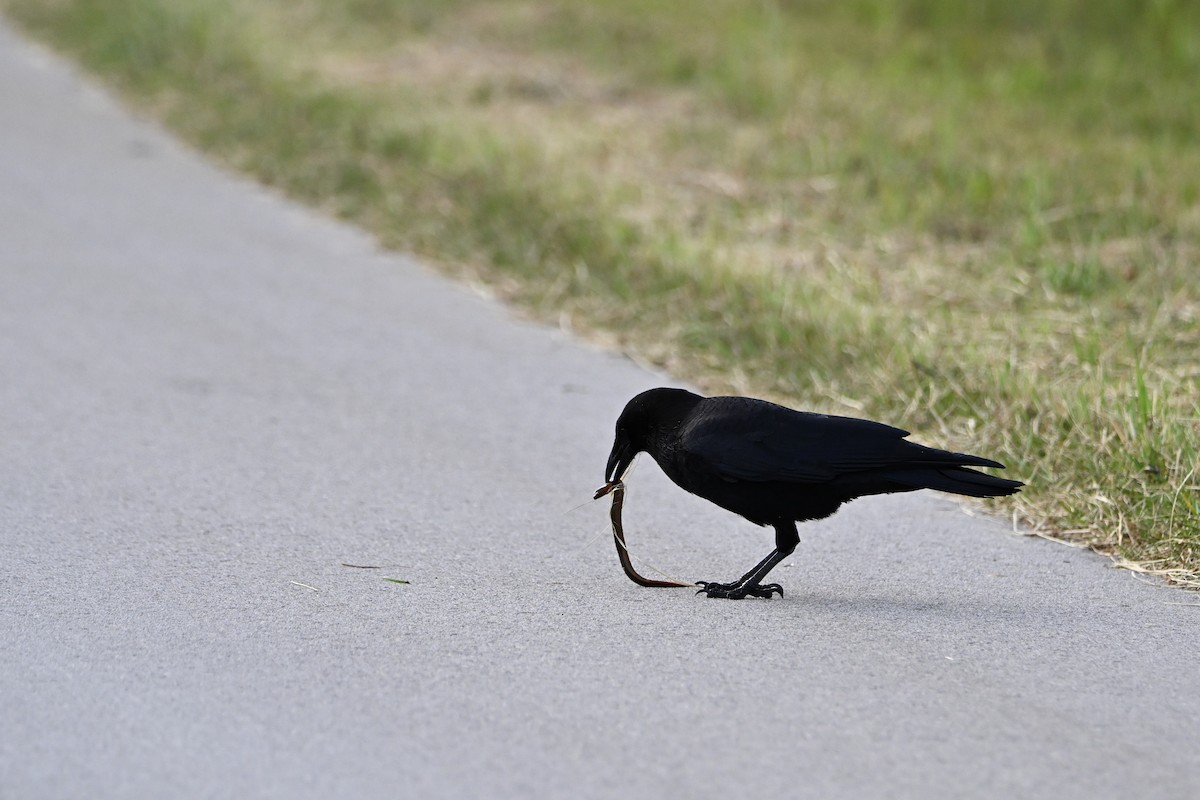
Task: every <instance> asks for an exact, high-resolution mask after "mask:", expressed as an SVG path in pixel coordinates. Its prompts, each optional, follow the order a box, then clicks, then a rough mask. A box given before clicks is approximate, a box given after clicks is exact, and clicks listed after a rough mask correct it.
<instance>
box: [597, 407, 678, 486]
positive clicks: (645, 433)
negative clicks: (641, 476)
mask: <svg viewBox="0 0 1200 800" xmlns="http://www.w3.org/2000/svg"><path fill="white" fill-rule="evenodd" d="M701 399H702V398H701V397H700V396H699V395H695V394H692V393H691V392H689V391H686V390H684V389H650V390H649V391H645V392H642V393H641V394H639V395H638V396H636V397H634V398H633V399H632V400H630V401H629V402H628V403H626V404H625V410H624V411H622V412H621V416H619V417H618V418H617V430H616V436H615V437H614V438H613V446H612V452H611V453H609V455H608V466H607V468H606V469H605V471H604V479H605V480H606V481H608V482H609V483H613V482H615V481H619V480H621V478H622V477H623V476H624V475H625V472H626V470H628V469H629V465H630V464H632V463H633V459H634V457H635V456H636V455H637V454H638V453H640V452H642V451H643V450H648V451H650V454H651V455H655V456H657V455H658V454H657V452H656V446H657V445H658V443H659V442H660V441H661V437H662V435H663V434H664V433H669V432H671V431H673V430H675V429H676V428H677V427H679V424H680V422H682V420H683V419H684V417H686V416H687V414H688V412H689V411H691V409H692V407H693V406H695V404H696V403H698V402H700V400H701Z"/></svg>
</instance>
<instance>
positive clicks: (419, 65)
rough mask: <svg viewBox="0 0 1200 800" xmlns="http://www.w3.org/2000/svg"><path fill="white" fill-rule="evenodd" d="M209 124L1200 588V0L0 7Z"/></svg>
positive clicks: (437, 243)
mask: <svg viewBox="0 0 1200 800" xmlns="http://www.w3.org/2000/svg"><path fill="white" fill-rule="evenodd" d="M0 8H3V9H5V10H6V11H7V12H8V13H9V14H10V15H11V16H12V17H13V18H14V19H16V20H18V21H19V22H20V23H21V24H22V25H23V26H24V27H25V28H26V29H28V30H29V31H30V32H32V33H34V34H35V35H38V36H42V37H45V38H47V39H48V40H50V41H52V42H53V43H55V44H56V46H58V47H60V48H62V49H63V50H65V51H67V52H69V53H71V54H73V55H74V56H75V57H76V58H78V59H79V60H80V61H82V62H83V63H84V64H86V65H87V66H88V67H89V68H91V69H93V70H95V71H97V72H99V73H100V74H102V75H104V76H106V77H107V78H108V79H109V80H111V81H113V82H114V83H115V84H116V85H118V86H119V87H120V88H121V90H122V91H124V92H125V93H126V95H127V96H129V97H130V98H132V99H133V100H134V101H135V102H137V103H139V104H141V105H142V106H143V107H145V108H148V109H150V110H152V111H153V112H154V113H155V114H157V115H160V116H161V117H162V118H164V119H165V120H166V121H167V122H168V123H169V124H170V125H172V126H173V127H174V128H176V129H177V130H178V131H179V132H180V133H181V134H182V135H184V136H185V137H187V138H189V139H190V140H191V141H193V142H195V143H196V144H198V145H199V146H201V147H203V148H205V149H207V150H209V151H211V152H213V153H215V154H217V155H218V156H219V157H221V158H223V159H225V160H226V161H228V162H229V163H231V164H233V165H234V166H236V167H238V168H240V169H243V170H245V171H247V172H250V173H252V174H254V175H256V176H258V177H259V179H261V180H263V181H264V182H266V183H269V184H272V185H275V186H278V187H280V188H281V189H282V190H284V191H286V192H288V193H289V194H291V195H293V196H295V197H298V198H300V199H302V200H304V201H306V202H309V203H313V204H316V205H319V206H322V207H324V208H327V209H328V210H330V211H331V212H333V213H336V214H339V215H341V216H344V217H346V218H348V219H352V220H354V221H356V222H358V223H359V224H362V225H364V226H365V227H368V228H370V229H371V230H373V231H375V232H376V233H377V234H378V235H379V236H380V238H381V240H382V241H383V242H385V243H386V244H388V245H391V246H395V247H402V248H405V249H408V250H412V251H415V252H417V253H420V254H422V255H424V256H425V257H426V258H428V259H430V260H433V261H435V262H437V263H440V264H442V265H443V266H444V267H445V268H446V269H448V270H450V271H452V272H455V273H458V274H469V275H471V276H473V277H476V278H479V279H482V280H485V281H487V282H488V283H489V284H491V285H492V286H493V287H495V288H496V290H497V291H498V292H499V293H501V294H503V295H504V296H506V297H509V298H512V299H513V300H515V301H517V302H520V303H522V304H524V305H525V306H526V307H527V308H529V309H531V311H532V312H533V313H535V314H537V315H539V316H542V317H544V318H548V319H552V320H561V321H564V322H569V323H570V324H571V325H572V326H574V327H575V328H577V329H579V330H582V331H585V332H588V333H589V334H590V335H593V336H596V337H600V338H604V339H606V340H607V341H610V342H615V343H617V344H619V345H620V346H622V347H624V348H626V349H629V350H631V351H634V352H637V353H638V354H640V355H641V356H642V357H643V358H646V359H648V360H652V361H654V362H656V363H659V364H662V365H664V366H666V367H667V368H669V369H671V370H673V371H675V372H676V373H677V374H680V375H686V376H687V377H688V378H690V379H692V380H695V381H698V382H700V383H701V384H703V385H705V386H706V387H707V388H709V389H712V390H715V391H719V390H734V391H742V392H752V393H757V394H760V395H767V396H772V397H774V398H777V399H780V400H783V401H786V402H790V403H793V404H796V405H801V406H806V407H815V408H822V409H825V410H830V411H833V412H835V413H856V414H857V413H861V414H866V415H871V416H875V417H878V418H881V419H885V420H887V421H889V422H893V423H896V424H900V425H903V426H905V427H907V428H909V429H911V430H914V431H916V432H918V433H919V435H920V437H921V439H923V440H925V441H928V442H931V443H938V444H941V445H945V446H951V447H955V448H957V449H965V450H969V451H972V452H979V453H982V454H984V455H988V456H992V457H996V458H999V459H1000V460H1003V461H1005V462H1006V463H1007V464H1008V465H1009V468H1010V469H1009V472H1010V474H1012V475H1014V476H1017V477H1020V478H1021V479H1023V480H1025V481H1027V482H1028V483H1029V486H1028V488H1027V489H1026V490H1025V491H1024V492H1022V493H1021V494H1020V495H1018V496H1017V497H1015V498H1012V499H1008V500H1004V501H997V502H996V503H994V504H993V505H994V507H995V508H997V510H1001V511H1003V512H1004V513H1011V514H1013V515H1014V516H1015V517H1016V518H1018V519H1019V520H1021V521H1023V522H1024V523H1025V524H1027V525H1029V526H1031V527H1032V528H1033V529H1034V530H1037V531H1039V532H1042V533H1045V534H1046V535H1053V536H1056V537H1061V538H1066V539H1070V540H1073V541H1078V542H1085V543H1088V544H1090V545H1092V546H1094V547H1096V548H1097V549H1101V550H1103V551H1105V552H1109V553H1111V554H1113V555H1114V557H1116V558H1118V559H1121V560H1123V561H1124V562H1126V563H1128V564H1130V565H1134V564H1136V565H1140V566H1139V568H1141V569H1148V570H1151V571H1155V572H1159V573H1161V574H1165V575H1167V577H1169V578H1171V579H1173V580H1175V581H1177V582H1179V583H1182V584H1185V585H1193V586H1196V585H1200V514H1198V513H1197V512H1198V509H1197V505H1198V504H1200V478H1198V476H1197V474H1196V472H1197V469H1196V467H1197V463H1198V462H1197V445H1196V442H1197V440H1198V439H1200V359H1198V358H1197V354H1200V288H1197V281H1196V264H1197V256H1198V252H1200V146H1197V144H1196V143H1197V142H1200V89H1198V88H1197V86H1196V82H1195V80H1194V75H1195V74H1197V73H1198V70H1200V6H1196V5H1195V4H1192V3H1189V2H1186V0H1177V1H1175V2H1172V0H1159V1H1158V2H1154V3H1144V4H1131V3H1127V2H1123V0H1090V2H1086V1H1085V0H1049V1H1046V0H1043V2H1033V0H1009V2H999V1H998V0H985V2H980V3H974V4H961V3H953V2H950V0H894V2H886V1H885V0H844V2H840V3H831V2H828V1H827V0H791V1H790V2H782V0H781V1H780V2H770V1H769V0H760V1H759V2H750V1H749V0H714V2H712V3H708V4H704V5H703V6H696V5H695V4H692V3H684V2H681V1H680V0H651V2H644V1H643V2H638V3H634V2H632V0H591V2H584V1H583V0H523V1H517V0H490V1H489V2H483V1H482V0H444V1H443V2H441V3H428V2H416V1H415V0H290V1H289V0H243V2H238V3H233V2H231V0H0Z"/></svg>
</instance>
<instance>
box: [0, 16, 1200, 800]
mask: <svg viewBox="0 0 1200 800" xmlns="http://www.w3.org/2000/svg"><path fill="white" fill-rule="evenodd" d="M669 382H671V381H670V380H669V379H668V378H665V377H663V376H661V375H656V374H653V373H650V372H647V371H646V370H644V369H641V368H639V367H638V366H636V365H634V364H632V363H630V362H629V361H628V360H626V359H624V358H622V357H620V356H618V355H615V354H613V353H608V352H604V351H601V350H599V349H597V348H595V347H591V346H589V345H587V344H583V343H580V342H578V341H576V340H574V339H572V338H571V337H570V336H568V335H567V334H564V333H563V332H560V331H558V330H553V329H549V328H546V327H542V326H539V325H535V324H531V323H529V322H526V321H522V320H521V319H519V318H518V317H516V316H514V314H513V313H512V312H511V311H510V310H508V309H505V308H504V307H502V306H500V305H498V304H497V303H495V302H492V301H489V300H488V299H486V298H484V297H482V296H479V295H478V294H477V293H473V292H471V291H470V290H469V289H467V288H464V287H462V286H459V285H455V284H452V283H450V282H448V281H446V280H444V279H443V278H440V277H438V276H437V275H435V274H433V273H431V272H430V271H429V270H427V269H425V268H424V267H422V266H421V265H419V264H415V263H413V262H412V261H411V260H409V259H406V258H404V257H402V256H397V255H394V254H386V253H382V252H380V251H379V250H378V249H377V248H376V247H375V245H374V244H373V243H372V241H371V240H370V239H369V238H368V237H366V236H364V235H363V234H361V233H359V232H356V231H355V230H353V229H350V228H348V227H346V226H344V225H341V224H338V223H335V222H332V221H329V220H326V219H323V218H321V217H320V216H318V215H317V214H315V213H314V212H312V211H309V210H305V209H303V208H298V207H296V206H294V205H292V204H290V203H287V202H285V201H283V200H281V199H280V198H278V197H277V196H275V195H273V194H271V193H270V192H268V191H265V190H262V189H260V188H257V187H255V186H254V185H252V184H250V183H248V182H247V181H245V180H243V179H241V178H238V177H236V176H231V175H229V174H226V173H224V172H222V171H221V170H219V169H217V168H214V167H213V166H211V165H210V164H208V163H206V162H204V161H203V160H202V159H201V158H199V157H198V156H197V155H195V154H194V153H192V152H190V151H188V150H187V149H186V148H183V147H181V146H180V145H178V144H176V143H174V142H173V141H172V140H171V139H170V138H169V137H167V136H165V135H164V134H163V133H162V132H161V131H159V130H158V129H157V128H156V127H154V126H153V125H150V124H147V123H146V122H144V121H138V120H136V119H134V118H133V117H132V116H131V115H130V114H129V113H128V112H126V111H124V110H122V109H121V108H119V107H118V105H117V104H116V103H115V102H114V101H113V100H112V99H111V98H110V97H108V96H106V95H105V94H104V93H103V92H101V91H99V90H97V89H96V88H94V87H93V86H92V85H90V83H89V82H88V81H85V80H80V79H79V78H78V77H77V76H75V75H74V74H72V72H71V71H70V70H69V69H68V68H66V67H65V66H64V65H63V64H62V63H61V62H60V61H59V60H58V59H57V58H55V57H51V56H49V55H48V54H47V53H46V52H44V51H43V50H41V49H40V48H37V47H33V46H30V45H28V44H26V43H24V42H22V41H20V40H18V39H17V38H16V37H15V36H14V34H13V33H12V31H11V30H10V29H7V28H4V27H3V26H2V25H0V637H2V640H3V648H2V650H0V797H3V798H4V799H5V800H10V799H15V798H73V797H95V798H105V797H119V798H161V797H177V798H207V797H212V798H232V797H237V798H261V797H270V798H318V797H347V798H351V797H353V798H374V797H436V798H443V797H444V798H460V797H461V798H509V797H513V798H516V797H571V798H593V797H606V798H607V797H625V796H633V797H645V796H649V795H651V794H652V793H653V794H656V795H663V794H670V795H673V796H686V797H741V796H753V797H771V798H792V797H820V798H866V797H889V798H893V797H894V798H909V797H911V798H960V797H1045V798H1051V797H1053V798H1072V797H1079V798H1085V797H1086V798H1107V797H1114V798H1115V797H1160V798H1196V797H1200V691H1198V689H1200V675H1198V670H1200V644H1198V637H1197V635H1196V631H1197V629H1198V627H1200V608H1197V607H1194V606H1190V605H1186V604H1187V603H1193V604H1194V603H1196V602H1200V598H1197V596H1196V595H1191V594H1186V593H1183V592H1181V591H1177V590H1173V589H1169V588H1164V587H1161V586H1155V585H1147V584H1145V583H1143V582H1140V581H1138V580H1136V579H1134V577H1133V576H1131V575H1130V574H1129V573H1126V572H1121V571H1117V570H1113V569H1111V568H1109V567H1108V565H1107V562H1106V561H1105V560H1103V559H1101V558H1099V557H1096V556H1093V555H1090V554H1087V553H1084V552H1080V551H1076V550H1071V549H1068V548H1065V547H1062V546H1058V545H1054V544H1050V543H1047V542H1044V541H1041V540H1036V539H1030V538H1028V537H1021V536H1016V535H1013V534H1012V533H1011V532H1010V531H1009V526H1008V525H1006V524H1005V523H1004V522H1002V521H998V520H993V519H986V518H982V517H979V516H970V515H968V514H967V513H965V512H964V510H963V509H962V508H960V507H959V506H958V505H956V504H955V503H953V502H950V501H949V500H947V499H944V498H941V497H937V496H934V495H929V494H925V495H920V496H917V495H908V496H902V497H891V498H876V499H868V500H863V501H859V502H858V503H855V504H852V505H851V506H849V507H847V508H846V509H845V510H844V511H843V512H842V513H840V514H839V515H837V516H836V517H835V518H833V519H832V520H826V521H823V522H820V523H815V524H809V525H805V526H803V527H802V529H801V536H802V538H803V542H802V543H801V546H800V548H799V549H798V550H797V553H796V554H795V555H794V556H793V557H792V558H791V559H789V561H788V562H787V563H786V564H785V566H783V567H781V568H780V569H778V570H777V572H776V573H775V574H773V575H772V578H773V579H778V580H779V581H781V582H782V583H783V584H784V585H785V587H786V589H787V595H786V596H785V597H784V598H782V599H774V600H771V601H744V602H740V603H738V602H726V601H715V600H707V599H704V598H698V597H695V596H693V594H692V593H691V592H690V591H687V590H661V589H660V590H651V589H643V588H639V587H636V586H634V585H633V584H631V583H629V582H628V581H627V580H626V579H625V577H624V576H623V575H622V574H621V572H620V569H619V567H618V565H617V561H616V556H615V553H614V552H613V548H612V544H611V541H610V539H608V538H607V535H606V532H607V528H606V524H607V519H606V513H607V505H606V503H605V502H603V501H601V502H598V503H593V504H591V505H588V506H586V507H584V508H582V509H578V510H575V511H570V512H568V509H570V508H571V507H572V506H575V505H577V504H579V503H582V502H584V501H585V500H587V499H588V498H589V497H590V494H591V491H592V490H593V489H594V488H595V487H596V486H598V485H599V484H600V482H601V480H602V478H603V471H604V462H605V457H606V455H607V451H608V446H609V443H610V436H611V426H612V422H613V420H614V419H615V417H616V415H617V413H618V412H619V411H620V409H621V407H622V405H623V403H624V401H625V400H626V399H627V398H628V397H629V396H631V395H632V394H634V393H635V392H637V391H639V390H641V389H644V388H647V387H650V386H654V385H659V384H663V383H669ZM890 421H892V422H903V421H902V420H890ZM626 511H627V528H628V531H629V538H630V543H631V546H632V548H633V549H634V552H635V553H636V554H637V555H638V556H640V557H641V558H643V559H645V560H646V561H648V562H649V563H651V564H654V565H657V566H659V567H661V568H663V569H664V570H665V571H667V572H668V573H671V574H673V575H678V576H684V577H686V578H687V579H689V580H696V579H701V578H705V579H731V578H733V577H736V576H737V575H740V574H741V572H742V571H743V570H744V569H746V568H747V567H748V566H749V565H750V564H752V563H754V562H755V561H756V560H757V559H758V558H759V557H761V556H762V555H764V554H765V553H766V552H767V550H768V549H769V548H770V536H769V532H768V531H765V530H760V529H757V528H754V527H753V526H751V525H749V524H747V523H743V522H740V521H738V520H736V519H734V518H733V517H731V516H730V515H728V514H725V513H724V512H721V511H719V510H716V509H713V508H710V507H708V506H706V504H705V503H703V502H702V501H700V500H697V499H695V498H692V497H689V496H686V495H684V494H683V493H682V492H680V491H678V490H675V489H674V488H673V487H671V486H669V485H668V484H667V482H666V480H665V479H664V478H663V477H662V475H661V473H659V472H658V470H657V468H656V467H654V465H653V464H652V463H651V462H650V461H649V460H648V459H646V458H643V460H642V461H641V462H640V465H639V468H638V469H637V472H636V474H635V476H634V478H633V480H632V483H631V489H630V493H629V497H628V500H627V503H626ZM342 562H348V563H352V564H366V565H377V566H380V567H381V569H379V570H363V569H352V568H348V567H344V566H341V564H342ZM385 576H387V577H395V578H401V579H405V580H409V581H411V584H409V585H400V584H395V583H391V582H388V581H385V580H384V577H385ZM301 584H306V585H307V586H305V585H301ZM307 587H313V588H307Z"/></svg>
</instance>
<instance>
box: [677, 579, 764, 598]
mask: <svg viewBox="0 0 1200 800" xmlns="http://www.w3.org/2000/svg"><path fill="white" fill-rule="evenodd" d="M696 585H697V586H699V587H700V588H699V590H697V592H696V594H704V595H705V596H707V597H720V598H724V599H727V600H741V599H742V598H743V597H762V598H770V597H771V595H772V594H773V593H774V592H779V596H780V597H783V587H782V586H780V585H779V584H778V583H768V584H766V585H765V586H759V585H755V586H743V585H742V584H740V583H716V582H713V581H697V582H696Z"/></svg>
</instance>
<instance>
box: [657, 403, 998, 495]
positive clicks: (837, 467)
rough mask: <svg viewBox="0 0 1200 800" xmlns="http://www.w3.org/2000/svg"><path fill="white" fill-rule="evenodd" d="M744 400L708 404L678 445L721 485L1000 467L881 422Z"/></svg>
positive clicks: (688, 427) (811, 480)
mask: <svg viewBox="0 0 1200 800" xmlns="http://www.w3.org/2000/svg"><path fill="white" fill-rule="evenodd" d="M746 400H747V398H710V399H709V400H708V401H706V405H705V407H704V408H702V409H698V411H699V413H697V414H696V415H695V416H694V417H693V418H692V420H690V421H689V423H688V424H687V426H686V427H685V429H684V430H681V431H680V446H681V447H682V449H683V450H684V451H685V453H686V455H687V457H688V459H689V460H692V461H693V463H695V462H697V461H698V462H700V463H703V464H704V465H705V466H706V467H707V468H709V469H711V470H713V471H715V472H716V473H717V474H719V475H720V476H721V477H722V478H724V479H725V480H733V481H784V482H793V483H824V482H826V481H831V480H833V479H835V478H837V477H839V476H842V475H847V474H851V473H859V472H873V471H878V470H885V469H896V468H913V467H919V466H949V465H965V464H970V465H975V466H1000V465H999V464H997V463H996V462H994V461H989V460H987V459H982V458H978V457H975V456H969V455H965V454H962V453H951V452H947V451H944V450H934V449H932V448H928V447H924V446H922V445H919V444H916V443H915V442H909V441H906V440H905V438H904V437H906V436H908V431H905V430H901V429H900V428H894V427H892V426H891V425H885V424H883V423H881V422H872V421H870V420H863V419H853V418H851V417H835V416H827V415H824V414H813V413H809V412H804V411H793V410H792V409H789V408H784V407H783V406H778V405H775V404H773V403H766V402H763V401H749V402H743V401H746ZM734 401H738V402H734Z"/></svg>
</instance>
